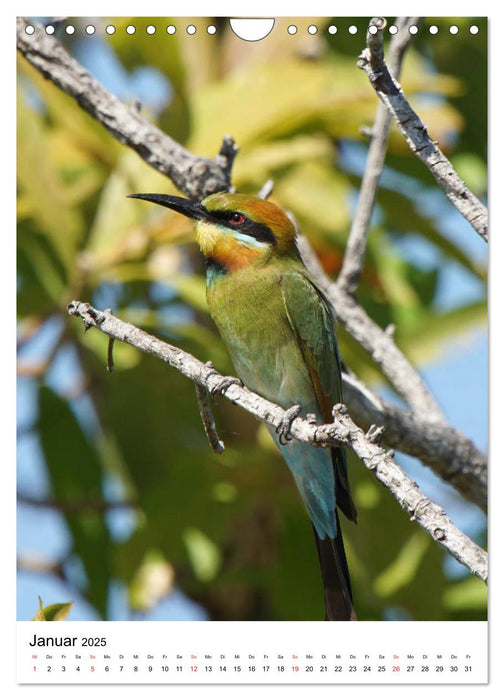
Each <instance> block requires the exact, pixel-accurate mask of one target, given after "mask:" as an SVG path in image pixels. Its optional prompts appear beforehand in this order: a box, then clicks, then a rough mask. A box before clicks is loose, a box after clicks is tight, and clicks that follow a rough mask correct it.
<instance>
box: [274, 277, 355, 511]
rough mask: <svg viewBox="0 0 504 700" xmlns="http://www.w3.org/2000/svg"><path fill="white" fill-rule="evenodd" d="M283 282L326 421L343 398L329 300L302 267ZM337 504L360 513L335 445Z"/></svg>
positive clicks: (342, 452)
mask: <svg viewBox="0 0 504 700" xmlns="http://www.w3.org/2000/svg"><path fill="white" fill-rule="evenodd" d="M280 286H281V290H282V297H283V302H284V306H285V310H286V313H287V318H288V320H289V324H290V326H291V328H292V331H293V334H294V336H295V339H296V342H297V345H298V347H299V350H300V352H301V354H302V356H303V358H304V361H305V364H306V366H307V368H308V371H309V375H310V379H311V383H312V385H313V391H314V393H315V396H316V398H317V403H318V406H319V408H320V415H321V417H322V419H323V420H324V422H326V423H331V422H332V421H333V416H332V407H333V405H334V404H336V403H339V402H341V401H342V400H343V392H342V385H341V365H340V358H339V352H338V345H337V340H336V332H335V321H334V317H333V314H332V312H331V307H330V302H329V301H328V300H327V299H326V297H325V295H324V294H323V293H322V292H321V291H320V290H319V289H318V288H317V287H316V286H315V284H314V283H313V282H312V281H311V280H310V279H309V277H308V276H307V275H306V274H304V273H303V272H301V271H290V272H287V273H285V274H283V275H282V278H281V281H280ZM332 453H333V465H334V471H335V476H336V500H337V504H338V506H339V507H340V508H341V510H342V511H343V512H344V513H345V515H346V516H347V517H348V518H350V520H354V521H355V520H356V517H357V513H356V509H355V506H354V504H353V501H352V498H351V495H350V486H349V483H348V476H347V463H346V454H345V450H344V449H342V448H332Z"/></svg>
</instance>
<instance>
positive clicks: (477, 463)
mask: <svg viewBox="0 0 504 700" xmlns="http://www.w3.org/2000/svg"><path fill="white" fill-rule="evenodd" d="M343 398H344V401H345V404H346V405H347V406H348V409H349V411H350V414H351V415H352V417H353V418H354V419H355V420H356V422H357V423H358V425H360V426H361V428H363V429H365V430H367V429H370V428H371V427H372V426H373V425H380V426H382V427H383V429H384V432H383V440H384V441H385V442H386V443H387V445H389V446H390V447H393V448H394V449H397V450H399V451H400V452H404V453H405V454H407V455H410V456H411V457H416V458H417V459H420V460H421V461H422V462H423V463H424V464H425V465H427V466H429V467H431V468H432V470H433V471H434V472H435V473H436V474H438V476H440V477H441V478H442V479H443V480H444V481H446V482H447V483H448V484H450V485H451V486H452V487H453V488H454V489H456V490H457V491H458V492H459V493H460V494H461V495H462V496H463V497H464V498H466V499H467V500H468V501H470V502H472V503H474V504H475V505H477V506H479V507H480V508H481V509H482V510H483V511H484V512H485V513H486V511H487V460H486V457H485V456H484V455H482V454H481V452H479V450H477V449H476V447H475V446H474V444H473V443H472V442H471V441H470V440H468V439H467V438H466V437H465V436H464V435H462V434H461V433H459V431H458V430H455V429H454V428H452V427H450V426H445V425H440V424H438V423H432V422H431V421H422V420H421V419H420V418H419V417H418V416H417V415H415V414H414V413H412V412H411V411H406V410H403V409H401V408H398V407H397V406H394V405H393V404H391V403H388V402H387V401H384V400H383V399H382V398H380V397H378V396H376V394H373V393H372V392H371V391H370V390H369V389H368V388H367V387H366V386H364V385H363V384H362V382H360V381H359V380H358V379H356V377H354V376H352V375H349V374H346V373H343Z"/></svg>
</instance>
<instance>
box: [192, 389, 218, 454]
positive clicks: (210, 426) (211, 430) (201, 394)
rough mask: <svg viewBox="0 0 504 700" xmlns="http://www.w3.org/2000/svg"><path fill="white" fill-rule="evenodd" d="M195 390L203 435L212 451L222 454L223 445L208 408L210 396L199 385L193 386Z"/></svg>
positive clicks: (206, 390)
mask: <svg viewBox="0 0 504 700" xmlns="http://www.w3.org/2000/svg"><path fill="white" fill-rule="evenodd" d="M194 387H195V389H196V399H197V401H198V409H199V413H200V416H201V422H202V423H203V427H204V428H205V434H206V436H207V439H208V442H209V444H210V447H211V448H212V450H213V451H214V452H215V453H216V454H218V455H220V454H222V453H223V452H224V443H223V442H222V440H221V439H220V438H219V435H218V433H217V428H216V426H215V421H214V417H213V414H212V409H211V408H210V400H209V398H210V394H209V393H208V389H205V387H204V386H201V384H196V383H195V384H194Z"/></svg>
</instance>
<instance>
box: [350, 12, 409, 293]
mask: <svg viewBox="0 0 504 700" xmlns="http://www.w3.org/2000/svg"><path fill="white" fill-rule="evenodd" d="M418 20H419V18H418V17H399V18H397V20H396V23H395V24H396V26H397V29H398V31H397V34H395V35H394V36H393V37H392V39H391V41H390V47H389V62H390V64H391V69H390V71H391V73H392V75H393V76H394V78H398V77H399V73H400V70H401V64H402V59H403V56H404V52H405V51H406V49H407V48H408V46H409V44H410V42H411V40H412V38H413V35H412V34H411V33H410V32H409V27H410V26H411V24H417V23H418ZM385 26H386V21H385V20H384V19H383V18H381V17H374V18H373V19H372V20H371V22H370V23H369V27H368V32H367V45H368V47H371V46H374V45H375V44H376V43H378V47H377V48H376V52H377V53H379V52H381V55H382V56H383V41H382V40H381V31H383V29H384V27H385ZM372 28H374V30H375V33H374V34H373V33H372V32H371V31H370V29H372ZM377 37H380V38H379V39H378V38H377ZM370 52H371V55H374V52H373V51H371V48H370ZM391 119H392V118H391V116H390V114H389V113H388V111H387V109H386V107H385V105H383V104H382V103H381V102H380V103H379V104H378V107H377V109H376V117H375V121H374V124H373V127H372V129H371V144H370V146H369V151H368V155H367V160H366V167H365V169H364V175H363V177H362V182H361V188H360V192H359V200H358V202H357V207H356V210H355V214H354V217H353V220H352V227H351V229H350V233H349V235H348V240H347V244H346V248H345V254H344V257H343V263H342V266H341V271H340V273H339V275H338V285H339V287H340V288H341V289H345V290H346V291H347V292H348V293H349V294H351V295H353V294H355V291H356V289H357V286H358V284H359V279H360V276H361V273H362V266H363V264H364V255H365V252H366V243H367V232H368V228H369V222H370V220H371V214H372V212H373V207H374V202H375V197H376V190H377V188H378V182H379V179H380V176H381V173H382V170H383V163H384V162H385V154H386V152H387V143H388V135H389V130H390V123H391Z"/></svg>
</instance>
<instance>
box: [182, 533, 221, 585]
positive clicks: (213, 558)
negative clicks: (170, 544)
mask: <svg viewBox="0 0 504 700" xmlns="http://www.w3.org/2000/svg"><path fill="white" fill-rule="evenodd" d="M183 539H184V543H185V546H186V547H187V552H188V554H189V559H190V561H191V564H192V567H193V569H194V573H195V575H196V578H198V579H199V580H200V581H211V580H212V579H213V578H215V576H216V575H217V572H218V570H219V567H220V564H221V559H222V557H221V553H220V551H219V548H218V547H217V546H216V544H215V543H214V542H212V540H211V539H209V538H208V537H207V536H206V535H205V533H204V532H201V530H198V529H197V528H195V527H191V528H187V529H186V530H185V531H184V534H183Z"/></svg>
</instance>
